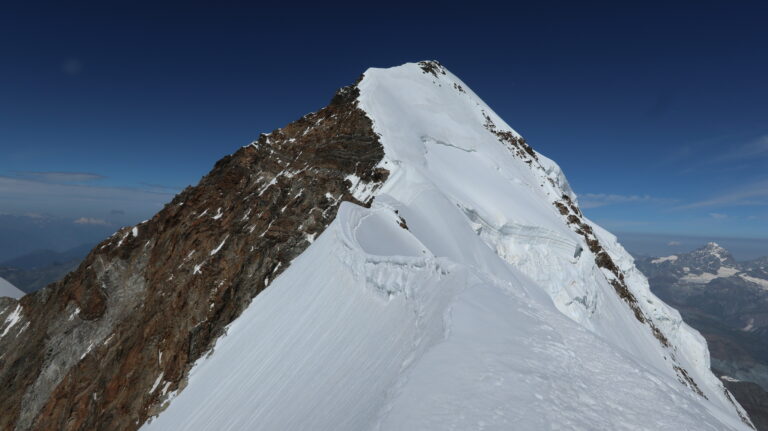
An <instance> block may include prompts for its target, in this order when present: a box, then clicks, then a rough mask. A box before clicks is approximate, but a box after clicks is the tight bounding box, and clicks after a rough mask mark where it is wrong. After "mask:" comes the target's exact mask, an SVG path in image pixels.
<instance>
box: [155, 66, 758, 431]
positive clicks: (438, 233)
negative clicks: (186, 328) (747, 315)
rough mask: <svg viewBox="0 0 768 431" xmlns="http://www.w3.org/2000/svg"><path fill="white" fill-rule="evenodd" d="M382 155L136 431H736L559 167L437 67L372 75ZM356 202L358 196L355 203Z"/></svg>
mask: <svg viewBox="0 0 768 431" xmlns="http://www.w3.org/2000/svg"><path fill="white" fill-rule="evenodd" d="M358 88H359V91H360V95H359V98H358V105H359V107H360V109H362V110H363V111H364V112H365V113H366V115H367V116H368V117H369V118H370V119H371V120H372V122H373V129H374V131H375V132H376V133H377V134H378V136H379V139H380V142H381V145H382V146H383V147H384V153H385V156H384V159H383V160H382V161H381V162H380V163H379V165H378V167H379V168H381V169H385V170H387V171H388V172H389V175H388V177H387V180H386V181H385V182H384V184H383V185H382V186H381V187H379V188H376V189H374V188H369V187H359V186H358V185H357V184H356V182H355V181H354V178H353V179H350V183H351V184H352V188H351V190H352V193H353V195H355V196H358V195H359V196H360V197H361V198H364V199H365V200H367V199H369V198H370V197H373V201H372V203H371V206H370V208H364V207H361V206H359V205H355V204H353V203H346V202H345V203H342V204H341V206H340V208H339V211H338V214H337V216H336V218H335V219H334V220H333V222H332V223H331V224H330V225H329V226H328V228H327V229H326V230H325V231H323V232H322V234H320V235H319V237H317V238H316V239H315V240H314V242H312V244H311V245H310V246H309V248H308V249H307V250H306V251H305V252H304V253H303V254H301V255H300V256H299V257H297V258H296V259H295V260H293V261H292V262H291V263H290V266H289V267H288V268H287V269H286V270H285V271H284V272H283V273H282V274H281V275H279V276H278V277H277V278H276V279H275V280H273V281H272V283H271V284H270V287H269V288H268V289H266V290H265V291H264V292H263V293H261V294H260V295H259V296H257V297H256V298H255V299H254V300H253V302H252V303H251V305H250V306H249V307H248V308H247V309H246V310H245V311H244V312H243V314H242V315H241V317H239V318H238V319H237V320H236V321H235V322H234V323H233V324H232V325H231V326H230V327H229V330H228V333H227V335H226V336H224V337H222V338H220V339H219V340H218V342H217V344H216V346H215V349H214V351H213V353H212V354H211V355H210V356H209V357H207V358H204V359H201V360H200V361H199V362H198V363H197V365H196V366H195V367H194V368H193V369H192V371H191V373H190V377H189V384H188V387H187V388H186V389H185V390H184V391H182V392H181V393H180V394H179V395H178V396H177V397H176V398H175V399H174V400H173V401H172V402H171V403H170V405H169V407H168V409H167V410H166V411H165V412H163V413H161V414H160V415H159V416H158V417H157V418H155V419H154V420H153V421H152V422H150V423H149V424H147V425H146V426H145V427H146V428H147V429H149V430H165V429H178V430H240V429H280V430H306V429H312V430H446V429H460V430H464V429H499V430H506V429H525V430H539V429H569V430H571V429H577V430H578V429H580V430H594V429H600V430H621V429H626V430H638V429H647V430H660V429H686V430H725V429H728V430H742V429H749V421H748V419H747V418H746V417H745V416H744V412H743V410H742V409H741V408H740V406H738V405H737V404H736V403H735V402H734V401H733V400H732V399H730V395H729V394H728V392H727V391H725V390H724V388H723V386H722V385H721V384H720V383H719V381H718V380H717V379H716V378H715V377H714V376H713V375H712V374H711V372H710V371H709V369H708V367H709V359H708V352H707V348H706V343H705V342H704V340H703V339H702V338H701V336H700V335H699V334H698V333H697V332H695V331H693V330H692V329H691V328H689V327H688V326H687V325H685V324H684V323H683V322H682V320H681V318H680V316H679V314H678V313H677V312H676V311H675V310H673V309H671V308H670V307H668V306H667V305H665V304H664V303H663V302H661V301H660V300H659V299H658V298H656V297H655V296H654V295H653V294H651V292H650V291H649V289H648V283H647V281H646V280H645V278H644V277H643V276H642V275H641V274H640V273H639V272H638V271H637V270H636V269H635V267H634V265H633V261H632V259H631V257H630V256H629V255H628V254H627V253H626V251H624V249H623V248H622V247H621V246H620V245H619V244H618V243H617V242H616V239H615V237H613V236H612V235H611V234H609V233H608V232H606V231H604V230H603V229H601V228H600V227H598V226H597V225H595V224H593V223H591V222H589V220H587V219H586V218H585V217H583V215H582V214H581V212H580V211H579V210H578V207H577V205H576V196H575V194H574V193H573V192H572V191H571V188H570V186H569V185H568V183H567V181H566V180H565V177H564V175H563V174H562V172H561V170H560V169H559V167H558V166H557V165H556V164H555V163H554V162H552V161H551V160H549V159H547V158H546V157H544V156H542V155H541V154H538V153H536V152H535V151H533V150H532V149H531V148H530V147H529V146H528V144H527V143H526V142H525V141H524V140H523V139H522V138H521V137H520V136H519V135H518V134H517V133H516V132H514V130H512V129H511V128H510V127H509V126H508V125H507V124H506V123H505V122H504V121H503V120H502V119H501V118H499V117H498V116H497V115H496V114H495V113H494V112H493V111H492V110H491V109H490V108H489V107H488V106H487V105H485V104H484V103H483V102H482V101H481V100H480V99H479V98H478V97H477V96H476V95H475V94H474V93H473V92H472V91H471V90H469V88H468V87H467V86H466V84H464V83H463V82H461V81H460V80H459V79H458V78H456V77H455V76H454V75H452V74H451V73H450V72H448V71H447V70H445V69H444V68H443V67H442V66H440V65H439V64H438V63H436V62H423V63H420V64H406V65H404V66H400V67H396V68H391V69H369V70H368V71H367V72H366V73H365V75H364V77H363V79H362V81H360V82H359V83H358ZM359 199H360V198H358V200H359Z"/></svg>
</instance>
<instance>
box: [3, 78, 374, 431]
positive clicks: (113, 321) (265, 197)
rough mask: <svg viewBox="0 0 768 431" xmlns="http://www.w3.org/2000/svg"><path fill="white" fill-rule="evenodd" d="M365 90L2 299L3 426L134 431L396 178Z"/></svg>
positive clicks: (246, 152)
mask: <svg viewBox="0 0 768 431" xmlns="http://www.w3.org/2000/svg"><path fill="white" fill-rule="evenodd" d="M356 97H357V88H356V87H355V86H350V87H345V88H343V89H341V90H339V92H338V93H337V94H336V95H335V96H334V97H333V100H332V101H331V104H330V105H329V106H328V107H326V108H323V109H321V110H320V111H318V112H316V113H312V114H309V115H306V116H305V117H303V118H301V119H299V120H297V121H295V122H293V123H291V124H289V125H287V126H285V127H284V128H282V129H278V130H275V131H273V132H272V133H270V134H265V135H262V136H261V137H260V138H259V139H258V141H256V142H254V143H252V144H250V145H248V146H245V147H243V148H241V149H239V150H238V151H237V152H235V153H234V154H232V155H229V156H226V157H224V158H223V159H221V160H220V161H219V162H218V163H216V165H215V167H214V168H213V170H212V171H211V172H210V173H209V174H208V175H207V176H205V177H204V178H203V179H202V180H201V181H200V183H199V184H198V185H197V186H195V187H189V188H187V189H185V190H184V191H183V192H182V193H180V194H179V195H178V196H176V197H175V198H174V199H173V201H172V202H171V203H169V204H167V205H166V206H165V208H164V209H163V210H162V211H160V212H159V213H158V214H157V215H156V216H154V217H153V218H152V219H151V220H149V221H146V222H144V223H141V224H139V225H137V226H135V227H128V228H124V229H121V230H120V231H118V232H117V233H115V234H114V235H113V236H112V237H111V238H109V239H107V240H105V241H103V242H102V243H101V244H99V245H98V246H97V247H96V248H95V249H94V250H93V251H92V252H91V253H90V254H89V255H88V257H87V258H86V259H85V261H84V262H83V263H82V264H81V265H80V266H79V267H78V269H77V270H75V271H73V272H72V273H70V274H69V275H67V276H66V277H65V278H64V279H63V280H61V281H60V282H57V283H55V284H52V285H50V286H48V287H46V288H44V289H42V290H40V291H37V292H35V293H32V294H29V295H26V296H25V297H23V298H22V299H21V300H20V301H14V300H10V299H0V334H1V336H0V387H2V388H3V390H2V391H0V410H2V411H3V414H2V415H0V429H4V430H12V429H16V430H29V429H34V430H53V429H56V430H132V429H137V428H139V427H140V426H141V424H143V423H144V422H145V421H146V420H147V418H148V417H150V416H151V415H153V414H156V413H157V412H159V411H160V410H161V409H162V408H163V405H164V403H165V402H167V400H168V399H169V398H170V396H171V394H172V393H174V392H175V391H180V390H182V389H183V387H184V385H185V379H186V377H187V373H188V371H189V370H190V367H191V366H192V364H193V363H194V362H195V361H196V360H197V359H199V358H200V357H201V356H203V355H205V354H206V352H209V351H210V350H211V349H212V348H213V346H214V343H215V340H216V339H217V338H218V337H219V336H220V335H222V334H223V333H224V332H225V331H226V327H227V325H228V324H229V323H230V322H232V321H233V320H234V319H235V318H236V317H237V316H238V315H239V314H240V313H241V312H242V311H243V310H244V309H245V308H246V307H247V306H248V304H249V303H250V301H251V299H252V298H253V297H254V296H256V295H257V294H258V293H259V292H261V291H262V290H263V289H264V288H265V287H266V286H268V285H269V282H270V280H272V279H274V278H275V277H276V276H277V275H278V274H280V273H281V272H282V271H283V270H284V269H285V268H286V267H287V266H288V265H290V263H291V260H292V259H293V258H295V257H296V256H298V255H299V254H300V253H301V252H302V251H303V250H304V249H305V248H306V247H307V246H308V245H309V244H310V243H311V242H312V241H313V240H314V238H315V237H316V236H317V235H319V234H321V233H322V232H323V230H324V229H325V227H326V226H327V225H328V224H329V223H330V222H331V221H332V220H333V219H334V218H335V216H336V211H337V209H338V207H339V204H340V202H342V201H351V202H354V203H356V204H359V205H368V204H369V203H370V202H365V200H367V199H366V196H368V195H369V194H370V192H371V191H373V190H375V189H376V188H377V187H378V186H379V185H380V184H381V183H382V182H383V181H384V180H385V179H386V177H387V175H388V173H387V171H385V170H383V169H379V168H376V166H377V164H378V163H379V162H380V160H381V159H382V158H383V156H384V152H383V149H382V147H381V145H380V144H379V142H378V137H377V136H376V135H375V133H374V132H373V130H372V124H371V121H370V119H369V118H367V117H366V115H365V113H364V112H363V111H362V110H360V109H358V108H357V102H356Z"/></svg>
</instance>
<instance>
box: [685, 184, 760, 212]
mask: <svg viewBox="0 0 768 431" xmlns="http://www.w3.org/2000/svg"><path fill="white" fill-rule="evenodd" d="M744 205H768V180H762V181H757V182H754V183H751V184H746V185H744V186H743V187H740V188H739V189H738V190H733V191H730V192H726V193H721V194H719V195H715V196H713V197H711V198H709V199H705V200H701V201H697V202H693V203H690V204H685V205H680V206H678V207H675V209H677V210H688V209H697V208H715V207H724V206H744Z"/></svg>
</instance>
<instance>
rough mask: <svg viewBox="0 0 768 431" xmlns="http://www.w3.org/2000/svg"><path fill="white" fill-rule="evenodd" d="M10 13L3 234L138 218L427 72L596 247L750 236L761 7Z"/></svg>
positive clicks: (759, 120)
mask: <svg viewBox="0 0 768 431" xmlns="http://www.w3.org/2000/svg"><path fill="white" fill-rule="evenodd" d="M18 3H19V5H16V6H14V5H9V4H7V2H6V4H4V5H3V6H0V216H2V217H4V220H5V221H6V222H7V223H6V227H7V226H11V221H12V220H15V221H20V220H21V219H23V218H25V217H27V218H29V216H32V218H33V220H32V221H34V220H41V217H42V219H46V220H47V219H56V220H57V223H65V224H66V223H70V224H74V225H77V226H76V227H77V228H78V229H86V228H88V227H92V228H93V229H94V232H97V233H94V235H97V236H98V235H103V234H104V233H103V232H108V231H114V230H115V229H116V228H117V227H118V226H119V225H120V224H129V223H134V222H136V221H139V220H141V219H142V218H147V217H149V216H150V215H151V214H152V213H154V212H155V211H156V210H157V209H159V208H160V207H161V205H162V203H163V202H164V201H166V200H168V199H169V198H170V196H171V195H172V194H173V193H175V192H176V191H178V190H180V189H181V188H182V187H184V186H186V185H188V184H194V183H196V182H197V181H198V180H199V178H200V177H201V176H202V175H203V174H205V173H206V172H207V171H208V170H209V169H210V168H211V167H212V166H213V163H214V162H215V161H216V160H217V159H219V158H220V157H222V156H223V155H225V154H227V153H230V152H232V151H234V150H235V149H236V148H237V147H238V146H241V145H245V144H247V143H249V142H250V141H251V140H253V139H255V138H256V137H257V136H258V134H259V133H260V132H265V131H270V130H272V129H274V128H277V127H280V126H282V125H284V124H286V123H288V122H290V121H292V120H294V119H296V118H298V117H300V116H302V115H303V114H305V113H307V112H309V111H313V110H316V109H318V108H320V107H322V106H324V105H325V104H326V103H327V101H328V100H329V99H330V97H331V96H332V94H333V92H334V91H335V89H336V88H338V87H340V86H343V85H346V84H348V83H351V82H352V81H354V80H355V79H356V78H357V77H358V76H359V75H360V73H362V72H363V71H364V70H365V69H366V68H367V67H370V66H376V67H386V66H392V65H398V64H401V63H404V62H407V61H418V60H421V59H432V58H434V59H438V60H440V61H441V62H442V63H443V64H445V65H446V66H447V67H448V68H449V69H450V70H451V71H453V72H454V73H455V74H457V75H458V76H459V77H461V78H462V79H463V80H464V81H465V82H466V83H467V84H468V85H469V86H470V87H472V89H474V90H475V92H477V93H478V94H479V95H480V96H481V97H483V98H484V99H485V101H486V102H487V103H488V104H489V105H490V106H491V107H493V108H494V109H495V110H496V111H497V113H499V114H500V115H501V116H502V117H503V118H505V119H506V120H507V122H508V123H510V124H511V125H512V126H513V127H515V128H516V129H517V130H518V131H519V132H521V133H522V134H523V135H524V136H525V137H526V138H527V140H528V142H529V143H530V144H531V145H532V146H533V147H534V148H535V149H537V150H538V151H540V152H542V153H544V154H545V155H547V156H549V157H551V158H553V159H554V160H556V161H557V162H558V163H559V164H560V165H561V166H562V167H563V169H564V170H565V172H566V175H567V176H568V178H569V179H570V181H571V183H572V185H573V187H574V189H575V190H576V191H577V193H579V194H580V195H581V202H582V205H583V207H585V209H586V212H587V214H588V215H589V216H590V217H591V218H593V219H594V220H596V221H597V222H599V223H601V224H603V225H604V226H605V227H607V228H609V229H610V230H613V231H619V232H640V233H661V234H675V235H694V236H702V237H708V236H713V237H714V236H716V237H743V238H768V121H766V120H768V103H766V101H768V83H767V82H766V77H768V55H767V54H766V53H768V48H767V47H768V32H767V31H766V22H768V8H767V7H766V6H764V4H765V3H763V5H761V4H760V3H758V2H755V3H750V2H705V1H696V2H660V3H658V4H655V5H652V4H650V3H649V2H638V3H637V5H635V6H631V5H629V4H628V3H625V2H610V3H608V2H606V3H605V4H601V3H597V2H595V3H590V2H587V3H583V2H579V3H577V2H562V3H558V2H521V3H520V4H513V3H508V4H505V5H494V4H491V3H482V2H472V3H466V4H464V5H451V4H450V3H448V2H441V3H432V4H424V5H418V4H416V2H412V3H406V4H400V5H395V4H394V3H382V2H376V3H372V5H371V6H368V5H367V4H366V3H365V2H357V3H355V4H351V5H348V6H331V5H330V4H327V3H326V2H317V3H316V4H315V5H314V6H301V5H299V4H297V3H293V2H283V3H279V4H277V5H272V6H265V5H257V4H256V3H255V2H254V3H252V4H250V5H249V4H246V3H243V4H236V3H222V2H210V3H186V4H182V3H181V2H174V3H167V4H165V5H161V4H156V3H141V2H134V1H131V2H98V3H93V4H87V3H79V2H52V3H42V2H33V1H29V2H18ZM533 3H536V5H533ZM280 5H284V6H280ZM386 5H389V6H386ZM9 220H11V221H9ZM75 221H77V223H75ZM25 223H26V224H24V226H28V225H29V226H34V225H36V224H35V223H30V220H26V221H25ZM22 224H23V223H22ZM37 225H38V226H39V225H40V223H38V224H37ZM19 226H21V224H20V225H19ZM57 226H59V225H57ZM24 229H27V228H24ZM22 230H23V229H22V228H21V227H19V230H18V232H21V231H22ZM58 230H61V229H60V228H57V231H58ZM0 245H2V244H0ZM0 257H2V253H0Z"/></svg>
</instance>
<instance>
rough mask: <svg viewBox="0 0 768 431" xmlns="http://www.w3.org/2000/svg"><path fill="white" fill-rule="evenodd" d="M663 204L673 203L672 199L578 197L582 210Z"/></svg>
mask: <svg viewBox="0 0 768 431" xmlns="http://www.w3.org/2000/svg"><path fill="white" fill-rule="evenodd" d="M643 202H645V203H651V202H653V203H664V202H674V200H673V199H662V198H655V197H652V196H649V195H618V194H607V193H585V194H582V195H579V206H580V207H581V208H582V209H588V208H599V207H603V206H606V205H615V204H628V203H643Z"/></svg>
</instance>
